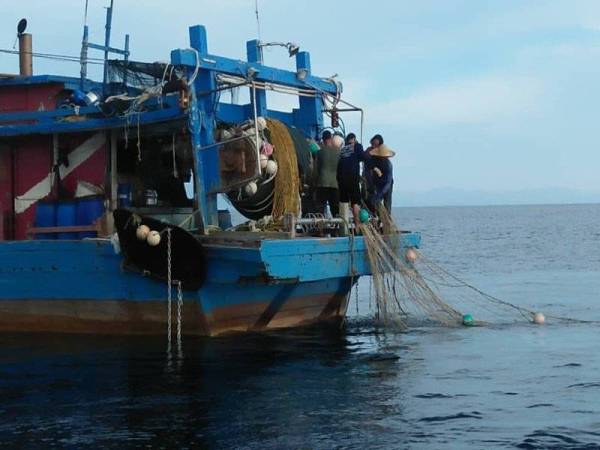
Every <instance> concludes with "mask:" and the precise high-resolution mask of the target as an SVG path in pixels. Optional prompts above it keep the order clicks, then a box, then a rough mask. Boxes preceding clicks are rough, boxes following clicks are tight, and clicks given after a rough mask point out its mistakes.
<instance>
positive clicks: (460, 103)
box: [366, 76, 544, 127]
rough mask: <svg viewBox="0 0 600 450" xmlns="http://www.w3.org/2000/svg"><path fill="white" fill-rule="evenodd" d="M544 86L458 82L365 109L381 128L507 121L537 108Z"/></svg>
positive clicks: (496, 79) (492, 79)
mask: <svg viewBox="0 0 600 450" xmlns="http://www.w3.org/2000/svg"><path fill="white" fill-rule="evenodd" d="M543 92H544V84H543V82H542V81H541V80H539V79H536V78H533V77H515V76H489V77H485V78H478V79H467V80H460V81H456V82H453V83H449V84H444V85H438V86H435V87H431V88H429V89H425V90H421V91H419V92H416V93H414V94H411V95H409V96H407V97H404V98H394V99H391V100H389V101H387V102H384V103H380V104H378V105H373V106H371V107H368V108H367V113H366V116H367V120H368V121H369V122H370V123H377V124H380V125H392V124H396V125H400V126H411V127H430V126H437V125H456V124H481V123H489V122H492V121H506V120H508V119H511V118H515V117H519V116H524V115H529V114H531V113H533V112H535V111H536V110H538V109H539V108H540V102H541V101H542V97H543Z"/></svg>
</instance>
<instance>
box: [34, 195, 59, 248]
mask: <svg viewBox="0 0 600 450" xmlns="http://www.w3.org/2000/svg"><path fill="white" fill-rule="evenodd" d="M35 226H36V227H40V228H43V227H55V226H56V203H55V202H51V201H42V200H40V201H38V202H37V204H36V208H35ZM34 238H35V239H56V233H37V234H36V235H35V236H34Z"/></svg>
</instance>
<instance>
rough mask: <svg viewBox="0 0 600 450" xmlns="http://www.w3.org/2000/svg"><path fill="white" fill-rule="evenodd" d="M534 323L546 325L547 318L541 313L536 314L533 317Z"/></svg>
mask: <svg viewBox="0 0 600 450" xmlns="http://www.w3.org/2000/svg"><path fill="white" fill-rule="evenodd" d="M533 323H535V324H537V325H544V323H546V316H544V315H543V314H542V313H541V312H536V313H535V314H534V315H533Z"/></svg>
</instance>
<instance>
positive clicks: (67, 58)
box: [0, 48, 104, 65]
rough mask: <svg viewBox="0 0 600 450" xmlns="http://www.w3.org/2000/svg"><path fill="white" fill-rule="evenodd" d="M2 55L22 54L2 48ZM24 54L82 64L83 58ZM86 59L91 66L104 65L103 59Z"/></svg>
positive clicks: (0, 51) (34, 53) (50, 54)
mask: <svg viewBox="0 0 600 450" xmlns="http://www.w3.org/2000/svg"><path fill="white" fill-rule="evenodd" d="M0 53H7V54H9V55H19V54H20V53H21V52H19V51H18V50H9V49H5V48H0ZM23 53H25V54H28V55H31V56H33V57H35V58H45V59H51V60H54V61H64V62H75V63H80V62H81V58H80V57H79V56H70V55H58V54H52V53H36V52H23ZM86 59H87V61H88V62H89V63H91V64H98V65H102V64H104V60H103V59H99V58H86Z"/></svg>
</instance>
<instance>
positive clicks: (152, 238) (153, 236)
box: [146, 230, 160, 247]
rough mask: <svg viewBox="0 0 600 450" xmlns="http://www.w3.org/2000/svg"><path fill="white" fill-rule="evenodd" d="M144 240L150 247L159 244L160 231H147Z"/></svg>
mask: <svg viewBox="0 0 600 450" xmlns="http://www.w3.org/2000/svg"><path fill="white" fill-rule="evenodd" d="M146 242H148V245H150V246H151V247H156V246H157V245H158V244H160V233H159V232H158V231H156V230H151V231H150V232H149V233H148V237H147V238H146Z"/></svg>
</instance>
